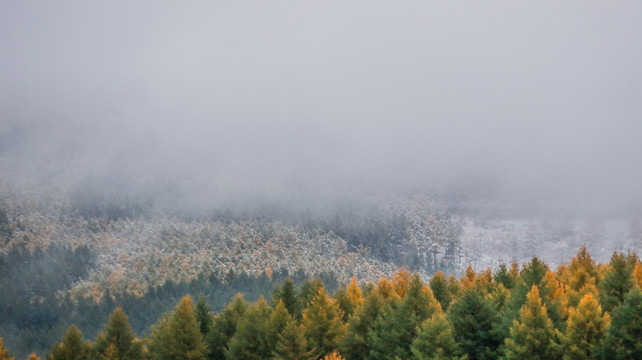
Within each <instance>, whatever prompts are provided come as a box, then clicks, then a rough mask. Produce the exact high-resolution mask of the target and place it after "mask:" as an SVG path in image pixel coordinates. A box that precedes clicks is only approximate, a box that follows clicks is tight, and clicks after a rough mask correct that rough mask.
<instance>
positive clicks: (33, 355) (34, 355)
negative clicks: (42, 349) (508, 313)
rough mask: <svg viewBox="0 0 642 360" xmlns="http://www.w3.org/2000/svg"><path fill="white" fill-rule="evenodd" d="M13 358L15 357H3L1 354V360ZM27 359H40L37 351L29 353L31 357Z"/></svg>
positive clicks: (11, 359)
mask: <svg viewBox="0 0 642 360" xmlns="http://www.w3.org/2000/svg"><path fill="white" fill-rule="evenodd" d="M5 359H6V360H13V358H3V357H2V355H0V360H5ZM27 360H40V358H39V357H38V355H36V353H31V354H29V358H28V359H27Z"/></svg>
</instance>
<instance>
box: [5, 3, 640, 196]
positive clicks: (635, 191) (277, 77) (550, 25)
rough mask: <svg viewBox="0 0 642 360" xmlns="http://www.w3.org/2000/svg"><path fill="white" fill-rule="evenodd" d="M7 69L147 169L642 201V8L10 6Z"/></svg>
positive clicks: (26, 112) (22, 110)
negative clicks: (484, 185) (470, 186)
mask: <svg viewBox="0 0 642 360" xmlns="http://www.w3.org/2000/svg"><path fill="white" fill-rule="evenodd" d="M0 64H1V66H0V124H2V123H5V124H8V123H10V122H14V121H34V120H38V121H43V120H46V121H52V122H61V121H72V122H76V121H82V122H87V123H90V124H94V123H101V124H103V125H102V127H96V128H95V129H100V130H95V131H94V133H93V135H92V136H93V138H92V139H93V140H92V141H91V142H89V144H91V145H92V146H94V147H96V146H97V147H105V150H106V151H107V152H108V153H110V154H113V153H114V152H116V153H119V151H118V150H115V148H118V147H121V148H122V149H125V150H120V153H119V154H120V156H118V157H116V159H118V161H121V162H126V161H125V160H124V159H129V160H132V164H133V165H132V166H131V167H132V168H139V167H140V166H139V165H140V163H158V165H157V166H159V167H163V168H168V167H169V168H172V169H176V171H185V172H190V171H196V170H195V169H198V171H199V172H201V171H203V169H207V174H209V175H212V176H215V177H219V178H220V177H225V178H227V179H229V180H230V181H232V182H235V181H241V180H242V181H249V182H250V183H255V182H256V183H262V182H270V181H272V182H275V183H279V184H282V185H283V186H288V184H291V183H299V182H304V183H315V182H320V183H325V182H330V183H332V184H333V185H336V184H343V183H350V184H351V185H354V184H357V185H359V184H368V185H374V186H380V185H385V186H390V185H393V186H406V185H409V184H410V185H422V184H427V183H440V182H441V183H447V182H449V181H451V180H452V179H457V178H462V177H464V178H465V177H482V178H486V179H492V181H494V182H496V184H497V186H498V187H499V189H501V191H502V192H503V193H506V194H511V195H515V194H520V195H521V194H525V195H526V197H533V198H538V197H549V198H568V199H569V200H577V199H579V198H582V199H585V198H591V199H594V200H595V201H598V202H601V201H605V202H617V203H627V202H635V201H638V200H641V199H642V189H641V184H642V166H641V164H642V161H641V159H640V157H641V156H640V154H642V141H640V139H641V137H642V66H641V65H640V64H642V2H639V1H615V2H606V1H581V2H580V1H483V2H473V1H470V2H464V1H462V2H453V1H402V2H393V1H368V2H366V1H361V2H353V1H323V2H304V1H260V2H238V1H235V2H223V1H203V2H196V1H188V2H170V1H166V2H165V1H138V2H128V1H116V2H87V1H56V2H53V1H39V2H34V1H3V2H1V3H0ZM105 124H110V125H109V126H107V128H108V129H110V131H104V129H105ZM113 124H120V125H114V126H112V125H113ZM91 129H93V128H92V127H90V130H89V131H88V132H89V133H92V130H91ZM70 130H72V131H73V126H71V129H70ZM79 134H80V133H79ZM126 134H128V135H126ZM82 136H87V132H84V133H82ZM101 136H105V137H104V139H103V140H102V141H97V140H96V139H98V138H100V137H101ZM56 139H57V138H56V137H55V136H49V137H46V139H43V141H54V142H55V141H56ZM139 150H140V152H139ZM81 151H82V150H81Z"/></svg>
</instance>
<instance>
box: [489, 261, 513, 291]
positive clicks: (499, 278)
mask: <svg viewBox="0 0 642 360" xmlns="http://www.w3.org/2000/svg"><path fill="white" fill-rule="evenodd" d="M493 280H495V283H497V284H502V285H504V287H505V288H506V289H508V290H511V289H512V288H513V287H514V286H515V285H516V284H517V279H516V278H515V277H514V276H513V274H511V273H510V272H509V271H508V269H507V268H506V264H499V268H498V269H497V271H496V272H495V274H494V275H493Z"/></svg>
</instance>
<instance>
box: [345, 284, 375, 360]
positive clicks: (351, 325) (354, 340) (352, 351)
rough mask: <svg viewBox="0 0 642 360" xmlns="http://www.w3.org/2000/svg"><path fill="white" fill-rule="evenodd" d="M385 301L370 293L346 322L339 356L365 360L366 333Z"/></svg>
mask: <svg viewBox="0 0 642 360" xmlns="http://www.w3.org/2000/svg"><path fill="white" fill-rule="evenodd" d="M384 304H385V301H384V299H383V298H382V297H381V295H380V294H379V293H378V292H377V291H370V292H369V293H368V294H367V295H366V297H365V298H364V302H363V306H361V307H359V308H358V309H357V311H356V313H355V314H354V315H353V316H351V317H350V319H349V320H348V326H347V330H346V334H345V336H343V337H342V339H341V343H340V349H341V354H342V355H343V356H344V357H345V358H346V359H347V360H365V359H367V358H368V355H369V354H370V347H369V346H368V336H367V335H368V332H369V331H370V329H372V327H373V326H374V323H375V321H376V320H377V318H378V317H379V314H380V313H381V311H382V308H383V307H384Z"/></svg>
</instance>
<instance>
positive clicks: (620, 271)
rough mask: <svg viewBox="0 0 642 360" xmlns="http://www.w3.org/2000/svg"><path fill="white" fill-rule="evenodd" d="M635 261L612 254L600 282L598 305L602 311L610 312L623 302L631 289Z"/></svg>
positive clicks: (634, 259)
mask: <svg viewBox="0 0 642 360" xmlns="http://www.w3.org/2000/svg"><path fill="white" fill-rule="evenodd" d="M636 262H637V259H636V257H635V256H634V255H630V256H625V255H624V254H622V253H613V256H611V261H610V262H609V266H608V268H607V270H606V273H605V274H604V279H602V281H601V282H600V303H601V304H602V308H603V309H604V311H608V312H612V311H613V310H614V309H615V308H617V307H618V306H619V305H620V304H622V303H623V302H624V297H625V296H626V294H627V293H628V292H629V290H631V288H632V287H633V269H634V267H635V263H636Z"/></svg>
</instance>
